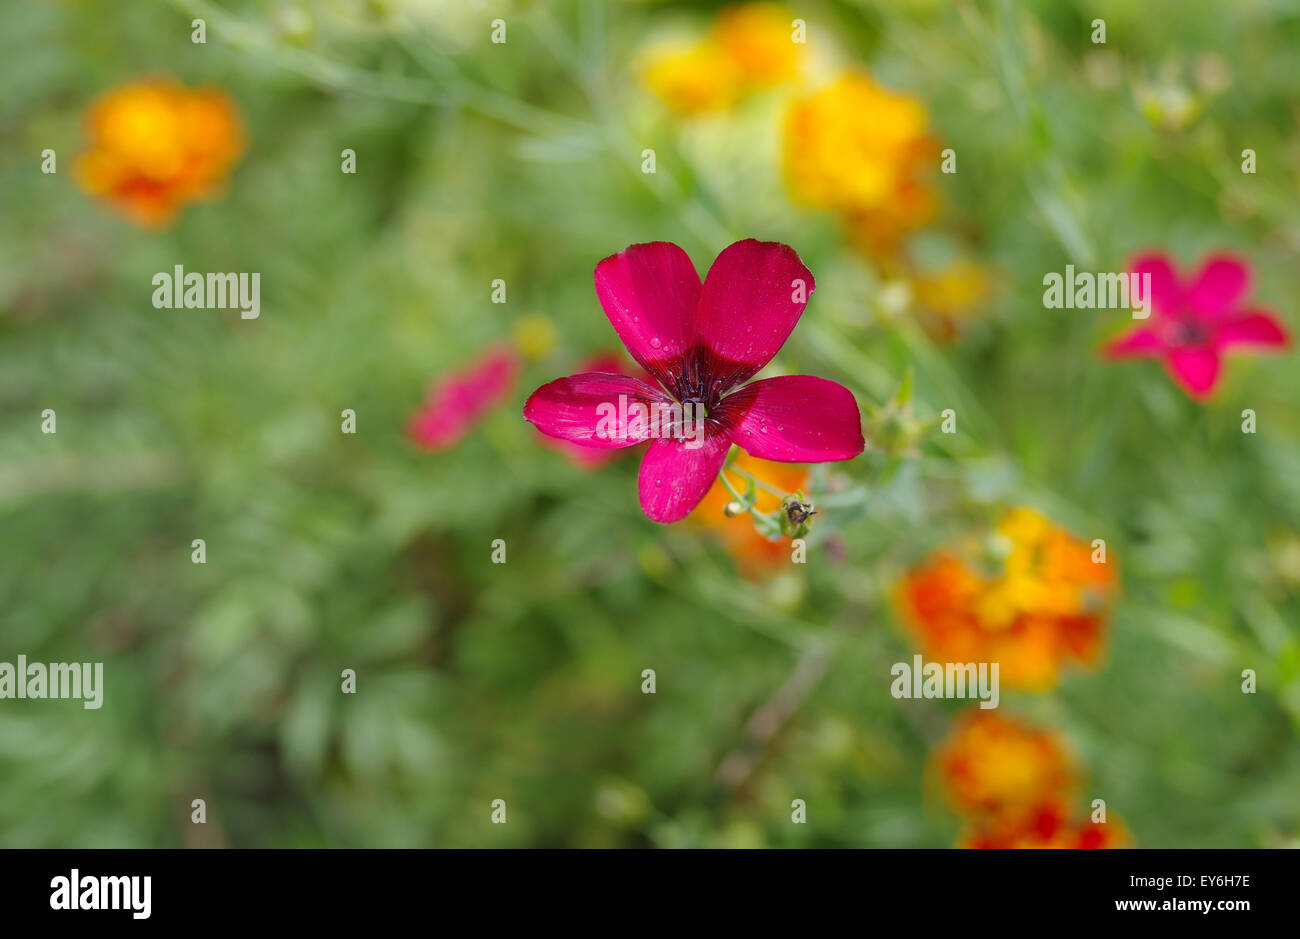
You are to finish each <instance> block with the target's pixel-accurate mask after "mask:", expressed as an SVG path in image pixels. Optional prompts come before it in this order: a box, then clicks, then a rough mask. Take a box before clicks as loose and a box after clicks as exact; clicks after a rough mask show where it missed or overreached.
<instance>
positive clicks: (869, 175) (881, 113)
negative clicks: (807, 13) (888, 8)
mask: <svg viewBox="0 0 1300 939" xmlns="http://www.w3.org/2000/svg"><path fill="white" fill-rule="evenodd" d="M927 122H928V116H927V114H926V111H925V107H924V106H923V105H922V104H921V102H920V101H918V100H917V99H916V98H913V97H911V96H909V95H904V94H899V93H896V92H892V91H889V90H887V89H885V88H882V87H881V86H880V85H878V84H876V82H875V81H874V80H873V79H872V78H871V76H869V75H867V74H865V73H861V72H851V73H848V74H846V75H844V76H842V77H840V78H839V79H838V80H836V81H835V82H834V83H833V84H831V85H830V86H828V87H826V88H824V89H822V90H821V91H818V92H816V93H814V94H812V95H810V96H808V97H806V98H804V99H802V100H800V101H798V102H796V103H795V105H794V106H793V107H792V108H791V109H790V112H789V114H788V116H787V118H786V123H785V169H786V177H787V179H788V181H789V185H790V189H791V192H792V193H793V195H794V198H795V199H796V200H797V201H798V202H800V203H802V204H804V205H808V206H811V207H813V208H821V209H833V210H835V211H838V212H841V213H843V214H844V216H845V219H846V222H847V224H848V227H849V231H850V235H851V236H852V237H853V238H854V239H855V240H856V241H858V242H859V243H861V244H862V246H863V247H864V248H866V249H867V250H868V251H870V252H872V253H889V252H890V251H892V250H893V249H894V248H896V246H897V243H898V241H899V240H900V239H901V237H902V235H904V234H906V232H908V231H910V230H912V229H914V228H916V227H919V226H920V225H923V224H925V223H926V222H928V221H929V220H930V219H932V218H933V217H934V215H935V213H936V211H937V200H936V197H935V194H934V191H933V190H932V189H931V188H930V187H929V186H928V185H927V184H926V183H925V182H924V174H925V172H926V171H927V170H928V169H929V168H930V167H931V166H932V165H933V164H934V161H935V159H936V158H937V156H938V146H937V144H936V143H935V142H934V140H933V139H932V138H931V137H929V136H928V135H927V133H926V126H927Z"/></svg>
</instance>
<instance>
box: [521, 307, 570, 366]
mask: <svg viewBox="0 0 1300 939" xmlns="http://www.w3.org/2000/svg"><path fill="white" fill-rule="evenodd" d="M558 337H559V332H558V331H557V330H556V328H555V322H554V321H553V320H552V319H551V318H550V317H549V316H545V315H543V314H541V313H527V314H525V315H524V316H521V317H520V318H519V319H517V320H515V323H514V325H513V326H512V327H511V328H510V338H511V339H512V340H513V341H514V344H515V348H516V349H518V350H519V353H520V355H522V356H524V357H525V358H528V359H540V358H543V357H544V356H546V355H548V354H550V352H551V350H552V349H554V348H555V343H556V339H557V338H558Z"/></svg>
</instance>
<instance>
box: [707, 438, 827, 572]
mask: <svg viewBox="0 0 1300 939" xmlns="http://www.w3.org/2000/svg"><path fill="white" fill-rule="evenodd" d="M734 465H735V466H736V467H737V468H739V469H742V470H744V471H745V472H747V473H749V474H750V475H752V476H754V477H755V478H757V479H761V480H763V482H765V483H767V484H768V485H770V486H772V487H773V488H774V489H780V490H782V491H784V492H794V491H795V490H798V489H804V488H806V487H807V485H808V469H807V467H805V466H803V465H801V464H795V463H774V462H772V461H771V460H761V459H759V458H758V457H756V456H750V455H749V454H748V453H745V452H744V451H741V453H740V454H739V455H738V456H737V457H736V459H735V461H734ZM723 472H726V473H728V474H729V475H728V476H727V478H728V479H729V480H730V481H731V484H732V485H733V486H735V487H736V491H737V492H744V491H745V487H746V485H747V483H748V481H747V480H746V479H744V478H743V477H741V476H738V475H737V474H735V473H731V472H730V467H728V468H727V469H724V470H723ZM731 501H733V497H732V495H731V493H730V492H728V491H727V487H726V486H724V485H723V484H722V480H720V479H719V480H715V481H714V483H713V487H712V488H711V489H710V490H709V491H708V492H707V493H706V494H705V496H704V499H703V500H702V501H701V502H700V504H699V505H698V506H696V508H695V510H694V511H693V512H691V514H690V516H689V518H690V519H691V521H693V522H696V523H697V524H699V525H702V526H704V527H705V528H707V529H709V530H710V531H712V532H713V533H714V534H715V535H716V536H717V537H718V539H719V540H720V541H721V542H722V543H723V545H724V546H725V547H726V548H727V551H728V552H729V553H730V554H731V556H732V557H734V558H735V559H736V563H737V565H738V566H739V568H740V572H741V573H742V574H744V575H745V576H746V577H758V576H761V575H762V574H764V573H766V572H767V571H770V570H772V569H773V568H775V567H778V566H780V565H781V564H783V563H788V562H789V560H790V543H789V539H787V538H784V537H782V538H780V539H778V540H776V541H772V540H770V539H768V538H765V537H764V536H763V535H761V534H759V532H758V530H757V529H756V528H755V527H754V522H753V520H752V519H750V518H749V516H748V514H745V515H737V516H736V517H734V518H728V517H727V515H726V514H725V512H724V511H723V510H724V509H725V508H726V506H727V504H728V503H730V502H731ZM780 507H781V500H780V499H778V498H777V497H776V496H774V495H773V494H772V493H770V492H766V491H764V490H762V489H760V490H759V492H758V499H757V501H755V503H754V508H755V509H757V510H758V511H760V512H775V511H776V510H777V509H779V508H780Z"/></svg>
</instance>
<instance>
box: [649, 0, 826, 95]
mask: <svg viewBox="0 0 1300 939" xmlns="http://www.w3.org/2000/svg"><path fill="white" fill-rule="evenodd" d="M792 19H793V18H792V17H791V15H790V14H789V12H788V11H786V10H785V8H784V7H781V6H778V5H776V4H769V3H750V4H744V5H741V6H734V7H728V8H727V9H725V10H723V11H722V13H721V14H719V16H718V19H717V21H716V22H715V23H714V25H713V28H712V29H711V30H710V31H709V33H708V34H707V35H706V36H705V37H704V38H703V39H700V40H698V41H696V42H692V43H686V44H675V45H670V46H666V47H663V48H660V49H657V50H654V51H652V52H651V53H650V55H649V59H648V61H647V63H646V65H645V66H644V68H643V70H642V80H643V81H644V82H645V84H646V86H647V87H648V88H649V89H650V90H651V91H652V92H654V94H655V95H657V96H658V97H659V98H660V100H662V101H663V102H664V103H665V104H667V105H668V106H669V107H671V108H673V109H674V110H677V111H683V112H686V113H688V114H698V113H702V112H706V111H718V110H723V109H725V108H729V107H731V106H733V105H734V104H735V103H736V102H737V101H738V100H739V99H740V98H741V97H742V96H743V95H745V94H748V93H750V92H752V91H756V90H758V89H760V88H767V87H771V86H773V85H778V84H780V83H782V82H785V81H789V80H792V79H794V78H795V77H797V76H798V74H799V69H800V66H801V61H802V51H803V46H802V45H800V44H799V43H796V42H794V39H793V33H792V31H791V25H790V24H791V22H792Z"/></svg>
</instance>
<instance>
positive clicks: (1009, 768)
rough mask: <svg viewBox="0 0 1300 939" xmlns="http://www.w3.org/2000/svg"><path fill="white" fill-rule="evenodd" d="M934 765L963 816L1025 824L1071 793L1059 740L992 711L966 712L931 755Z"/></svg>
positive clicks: (1071, 773)
mask: <svg viewBox="0 0 1300 939" xmlns="http://www.w3.org/2000/svg"><path fill="white" fill-rule="evenodd" d="M934 767H935V770H936V771H937V773H938V776H939V779H940V780H941V781H942V783H943V787H944V791H945V792H946V793H947V796H948V800H949V802H950V803H951V804H952V807H953V808H954V809H955V810H956V811H957V812H958V813H959V814H961V815H964V816H974V817H988V818H997V819H999V820H1001V821H1003V822H1004V823H1019V822H1023V821H1025V820H1027V819H1029V818H1030V817H1032V816H1033V815H1034V814H1035V813H1037V812H1038V811H1040V809H1041V807H1043V806H1047V805H1064V804H1066V803H1067V802H1068V800H1069V799H1070V798H1071V796H1072V795H1073V792H1074V787H1075V777H1074V768H1073V765H1072V761H1071V758H1070V756H1069V754H1068V753H1067V751H1066V749H1065V746H1064V745H1063V744H1062V742H1061V741H1060V739H1059V738H1058V737H1057V736H1056V735H1055V734H1052V733H1050V732H1048V731H1043V730H1039V729H1037V728H1035V727H1032V726H1030V725H1029V724H1026V723H1025V722H1023V721H1020V720H1018V719H1016V718H1012V717H1003V716H1001V715H1000V714H998V713H997V712H996V711H991V710H980V709H978V708H976V709H973V710H970V711H967V712H966V713H965V714H964V715H963V716H962V718H961V719H960V721H959V723H958V725H957V729H956V730H955V731H954V732H953V733H952V735H951V736H950V737H949V738H948V739H947V740H946V741H944V742H943V743H942V744H941V745H940V746H939V748H938V749H937V750H936V751H935V754H934Z"/></svg>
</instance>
